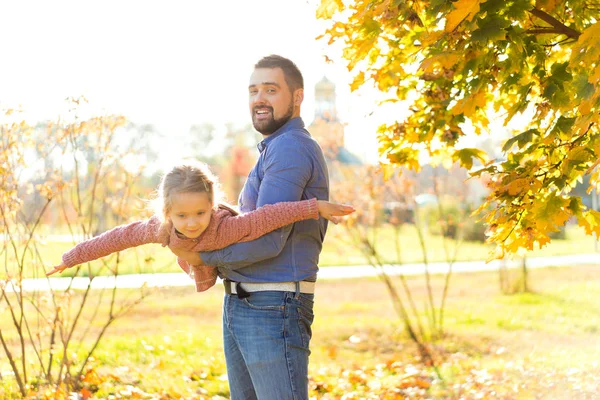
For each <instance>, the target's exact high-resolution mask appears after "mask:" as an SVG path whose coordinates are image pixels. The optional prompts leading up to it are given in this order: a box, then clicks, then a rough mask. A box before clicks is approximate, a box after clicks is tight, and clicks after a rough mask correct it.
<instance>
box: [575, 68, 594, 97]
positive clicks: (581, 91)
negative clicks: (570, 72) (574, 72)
mask: <svg viewBox="0 0 600 400" xmlns="http://www.w3.org/2000/svg"><path fill="white" fill-rule="evenodd" d="M575 88H576V90H577V98H578V99H587V98H589V97H590V96H592V95H593V94H594V91H595V88H594V85H592V84H591V83H589V82H588V75H587V74H581V75H578V76H577V78H575Z"/></svg>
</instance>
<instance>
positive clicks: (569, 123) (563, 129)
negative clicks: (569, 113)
mask: <svg viewBox="0 0 600 400" xmlns="http://www.w3.org/2000/svg"><path fill="white" fill-rule="evenodd" d="M575 119H576V118H567V117H563V116H561V117H559V118H558V121H556V124H555V125H554V128H552V132H550V134H551V135H552V134H557V133H567V132H569V131H570V130H571V128H572V127H573V124H574V123H575Z"/></svg>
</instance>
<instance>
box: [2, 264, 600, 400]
mask: <svg viewBox="0 0 600 400" xmlns="http://www.w3.org/2000/svg"><path fill="white" fill-rule="evenodd" d="M598 268H600V267H596V266H585V267H584V266H581V267H572V268H545V269H536V270H532V271H530V286H531V288H532V292H531V293H525V294H515V295H512V296H506V295H502V294H500V293H499V289H498V277H497V274H496V273H493V272H482V273H469V274H456V275H455V276H454V277H453V280H452V286H451V290H450V293H449V298H448V302H447V308H446V313H445V327H446V332H447V335H446V337H445V338H444V339H442V340H439V341H436V342H434V344H433V350H434V354H435V357H436V359H437V361H438V364H439V368H440V371H441V374H442V376H443V377H444V379H445V380H444V381H443V382H442V381H439V380H437V379H435V377H434V375H433V372H432V370H431V369H430V368H428V367H427V366H424V365H422V364H421V363H420V361H419V357H418V355H417V352H416V350H415V347H414V346H413V344H412V343H411V342H410V340H408V339H407V336H406V335H405V332H404V330H403V328H402V324H401V323H400V321H399V320H398V318H397V317H396V315H395V314H394V312H393V309H392V307H391V303H390V300H389V296H388V294H387V292H386V290H385V288H384V286H383V284H382V283H380V282H379V281H377V280H374V279H360V280H344V281H322V282H319V284H318V287H317V294H316V306H315V315H316V319H315V322H314V325H313V340H312V345H311V348H312V355H311V363H310V375H311V388H312V389H311V393H312V396H313V398H318V399H339V398H342V396H344V395H346V397H345V398H356V399H358V398H361V399H367V398H402V397H393V396H394V395H393V394H392V393H397V391H398V390H399V388H404V389H403V390H404V395H409V394H410V396H411V397H412V398H436V399H442V398H443V399H446V398H456V399H458V398H465V399H471V398H472V399H475V398H499V399H500V398H506V399H529V398H531V399H534V398H552V399H579V398H581V399H584V398H593V397H592V395H593V394H594V393H597V391H598V390H600V383H599V382H600V380H599V379H598V378H597V377H598V376H600V363H599V361H598V360H599V359H600V335H599V333H598V328H599V327H600V304H599V303H598V297H597V296H598V293H600V275H599V274H598ZM407 280H408V282H409V285H410V287H411V290H412V292H413V293H414V296H415V301H416V304H419V305H422V304H424V301H425V296H426V288H425V286H424V283H423V281H424V279H423V278H422V277H418V276H414V277H407ZM394 281H395V283H397V284H399V282H398V280H397V278H394ZM432 284H433V288H434V293H436V294H439V293H441V288H442V285H443V277H441V276H434V277H433V280H432ZM95 295H97V294H95ZM222 295H223V291H222V288H221V287H215V288H213V289H211V290H210V291H208V292H206V293H202V294H198V293H194V292H193V290H192V289H191V288H173V289H163V290H160V291H157V292H156V293H154V294H153V295H152V296H151V297H150V298H149V299H147V300H146V301H145V302H143V303H142V304H140V305H139V306H137V307H136V308H135V309H134V310H133V311H132V312H130V313H129V314H127V315H126V316H125V317H124V318H122V319H120V320H119V321H117V322H116V323H115V324H114V325H113V326H112V327H111V328H110V330H109V332H108V335H107V337H106V338H105V340H104V341H103V342H102V344H101V345H100V347H99V348H98V351H97V353H96V355H95V360H94V362H93V363H92V366H93V368H94V371H95V372H96V373H97V374H98V376H99V377H101V379H99V380H98V383H97V389H98V392H97V396H98V397H101V398H104V397H107V396H109V395H111V394H112V395H114V396H121V397H125V398H127V396H126V395H125V394H121V395H119V393H127V390H129V391H132V390H133V391H135V390H138V391H140V393H147V394H148V393H149V394H154V395H148V396H149V397H148V398H167V396H171V398H199V399H200V398H227V396H228V391H227V382H226V377H225V363H224V358H223V355H222V343H221V337H220V332H221V319H220V315H221V310H220V308H221V305H222ZM436 298H438V300H439V297H436ZM92 304H93V302H92ZM105 307H106V301H103V308H105ZM89 312H90V311H86V313H89ZM422 317H423V315H422ZM7 322H8V321H6V320H5V319H4V318H3V319H2V321H0V328H2V327H3V326H5V324H7ZM7 369H8V366H7V364H6V360H5V359H4V358H1V359H0V370H1V371H6V370H7ZM3 375H5V374H4V373H3ZM7 382H8V380H6V379H5V380H4V385H5V388H6V385H8V383H7ZM394 391H396V392H394ZM353 393H354V395H353ZM411 393H412V394H411ZM375 395H376V396H379V397H372V396H375ZM132 396H133V395H132ZM140 396H141V395H140ZM152 396H156V397H152ZM161 396H162V397H161ZM386 396H387V397H386ZM397 396H400V395H397ZM478 396H479V397H478Z"/></svg>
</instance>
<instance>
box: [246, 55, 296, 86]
mask: <svg viewBox="0 0 600 400" xmlns="http://www.w3.org/2000/svg"><path fill="white" fill-rule="evenodd" d="M254 68H281V69H282V71H283V77H284V79H285V83H287V85H288V86H289V87H290V90H291V91H292V92H294V91H295V90H296V89H304V78H303V77H302V73H301V72H300V70H299V69H298V67H297V66H296V64H294V63H293V62H292V61H291V60H288V59H287V58H285V57H281V56H278V55H276V54H271V55H270V56H266V57H263V58H262V59H261V60H260V61H259V62H257V63H256V65H255V66H254Z"/></svg>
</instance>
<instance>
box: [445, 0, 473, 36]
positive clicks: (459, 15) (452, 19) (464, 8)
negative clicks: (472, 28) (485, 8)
mask: <svg viewBox="0 0 600 400" xmlns="http://www.w3.org/2000/svg"><path fill="white" fill-rule="evenodd" d="M479 3H481V1H480V0H458V1H457V2H456V3H454V10H452V11H451V12H450V13H449V14H448V16H447V17H446V27H445V28H444V30H445V31H446V32H452V31H453V30H455V29H456V27H457V26H458V25H460V23H461V22H463V21H464V20H467V21H471V20H472V19H473V17H474V16H475V14H477V13H478V12H479Z"/></svg>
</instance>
